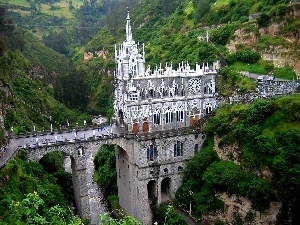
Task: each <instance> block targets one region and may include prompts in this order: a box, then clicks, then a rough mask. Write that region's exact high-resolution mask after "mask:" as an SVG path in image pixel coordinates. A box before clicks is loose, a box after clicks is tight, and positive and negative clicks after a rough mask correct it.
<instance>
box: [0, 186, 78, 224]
mask: <svg viewBox="0 0 300 225" xmlns="http://www.w3.org/2000/svg"><path fill="white" fill-rule="evenodd" d="M9 211H10V213H8V214H7V218H6V221H8V222H9V224H19V225H23V224H24V225H26V224H36V225H39V224H53V225H54V224H66V225H71V224H72V225H83V223H82V222H81V220H80V218H79V217H77V216H74V215H72V213H71V212H68V211H66V210H65V209H63V208H62V207H60V206H59V205H55V206H53V207H51V208H47V207H46V205H45V202H44V200H43V199H42V198H41V197H40V196H39V195H38V193H37V192H33V193H29V194H27V195H26V197H25V198H24V199H23V200H22V201H20V202H19V201H12V202H11V204H10V207H9ZM0 224H1V223H0ZM3 224H5V223H3Z"/></svg>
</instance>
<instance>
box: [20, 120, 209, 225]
mask: <svg viewBox="0 0 300 225" xmlns="http://www.w3.org/2000/svg"><path fill="white" fill-rule="evenodd" d="M207 118H208V117H207ZM205 122H207V121H206V120H205ZM205 139H206V137H205V134H204V133H203V132H202V131H201V130H196V129H195V127H190V128H184V129H178V130H171V131H164V132H163V131H161V132H153V133H143V134H128V133H127V134H125V133H119V134H111V135H106V136H95V135H94V136H90V137H86V138H85V139H81V140H76V139H73V140H66V141H63V142H55V143H50V142H48V143H46V144H43V145H42V144H34V145H27V146H26V145H25V147H24V146H20V147H19V148H22V149H25V150H26V152H27V156H28V160H30V161H39V160H40V159H41V158H42V157H43V156H45V155H46V154H48V153H50V152H54V151H61V152H63V153H64V154H65V155H67V156H70V158H71V167H72V180H73V186H74V196H75V201H76V204H77V208H78V211H79V214H80V216H81V217H82V218H88V219H90V220H91V221H95V218H93V213H92V210H94V209H92V205H91V204H90V199H89V195H88V191H89V190H88V185H89V182H90V180H91V176H92V174H93V172H94V165H93V164H91V163H89V161H92V159H93V158H94V156H95V155H96V153H97V152H98V151H99V149H100V148H101V146H103V145H105V144H113V145H115V152H116V169H117V185H118V196H119V203H120V205H121V206H122V208H123V209H124V211H125V212H126V214H128V215H131V216H134V217H135V218H137V219H138V220H139V221H141V222H142V223H143V224H151V222H152V211H151V208H152V207H154V206H156V205H157V204H160V203H162V202H164V201H168V200H170V199H172V198H174V197H175V192H176V190H177V189H178V188H179V187H180V185H181V182H182V176H183V173H182V172H183V168H184V166H185V163H186V162H187V161H188V160H190V159H191V158H192V157H193V156H194V154H196V153H197V152H198V151H200V149H201V147H202V145H203V143H204V141H205ZM89 178H90V179H89ZM92 224H93V223H92Z"/></svg>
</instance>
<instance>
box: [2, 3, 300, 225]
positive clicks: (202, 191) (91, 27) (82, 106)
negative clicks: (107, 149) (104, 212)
mask: <svg viewBox="0 0 300 225" xmlns="http://www.w3.org/2000/svg"><path fill="white" fill-rule="evenodd" d="M0 2H1V6H2V7H0V31H1V32H0V102H1V106H2V107H1V111H0V146H2V145H3V144H5V142H6V140H5V139H4V136H5V133H6V132H10V131H11V127H13V128H14V129H13V131H14V132H15V133H25V132H30V131H32V130H33V126H35V127H36V129H37V130H46V129H48V130H49V129H50V123H51V124H53V126H54V128H55V129H59V128H60V127H64V126H65V125H66V120H68V121H69V122H70V124H71V126H74V125H75V124H76V123H79V124H82V121H83V120H87V121H88V123H90V121H91V115H99V114H101V115H104V116H108V117H111V116H113V110H112V101H113V80H114V79H113V73H114V68H115V63H114V44H119V43H121V41H123V40H124V36H125V35H124V34H125V19H126V11H127V9H126V7H127V6H129V10H130V17H131V22H132V28H133V38H134V39H135V41H137V42H140V43H142V42H144V43H145V49H146V63H147V64H148V65H150V66H151V68H154V67H155V66H156V65H159V64H160V63H161V64H162V65H165V63H172V64H173V65H174V67H177V65H178V64H179V63H181V62H182V61H185V62H186V61H188V62H189V64H190V65H191V66H192V67H193V66H194V65H195V64H196V62H198V63H207V62H212V61H214V60H220V62H221V63H222V65H223V66H224V67H223V68H222V69H221V70H220V74H219V75H220V76H219V78H220V79H218V91H219V93H220V94H221V95H226V96H230V95H231V94H232V93H233V91H234V90H236V89H237V88H238V89H240V90H241V92H242V93H247V92H253V91H255V83H254V82H253V81H251V80H250V79H247V78H244V77H241V76H240V75H239V73H238V71H249V72H254V73H258V74H267V73H273V74H274V75H275V76H276V77H281V78H286V79H290V80H292V79H296V78H297V76H296V75H298V76H299V74H300V64H299V62H300V61H299V60H300V56H299V53H298V52H299V46H300V45H299V37H300V34H299V32H300V30H299V18H300V6H299V4H297V1H296V0H295V1H292V2H290V1H287V0H192V1H188V0H174V1H170V0H141V1H139V0H128V1H125V0H124V1H117V0H115V1H111V0H102V1H100V0H85V1H79V0H73V1H65V0H31V1H18V0H11V1H7V0H2V1H0ZM16 24H18V26H16ZM28 30H29V31H30V32H29V31H28ZM41 43H42V44H41ZM299 98H300V97H299V95H293V96H288V97H284V98H279V99H273V100H271V101H257V102H254V103H253V104H251V105H235V106H225V107H222V108H220V109H219V110H217V111H216V112H215V114H214V117H212V119H211V121H210V123H209V125H208V129H207V132H208V134H209V138H208V142H207V145H206V146H205V147H204V148H203V150H202V151H201V152H200V153H198V154H197V155H196V157H195V158H194V159H192V160H191V162H190V163H189V164H188V165H187V167H186V169H185V171H184V182H183V185H182V187H181V188H180V189H179V190H178V192H177V194H176V201H175V202H176V204H180V205H182V206H183V207H184V208H185V209H188V205H189V203H190V201H191V203H192V212H193V216H194V217H195V218H196V219H199V218H200V219H203V218H205V219H207V220H209V221H210V222H211V224H229V223H231V224H242V223H244V224H246V223H255V224H262V223H263V222H262V220H263V219H265V220H267V221H268V222H269V223H271V224H299V223H300V220H299V216H298V215H297V212H298V211H299V209H300V206H299V201H300V199H299V188H300V187H299V181H300V177H299V174H300V171H299V168H298V167H299V165H300V164H299V163H300V162H299V146H300V137H299V131H300V128H299V119H300V118H299V112H300V104H299ZM48 157H49V158H52V159H49V158H46V159H44V160H43V162H42V165H45V167H43V166H41V165H40V164H35V163H34V164H31V163H28V162H26V159H25V157H24V156H22V155H21V157H20V158H17V159H16V160H13V161H12V162H11V163H9V164H8V165H7V166H6V167H4V168H3V169H2V170H1V174H0V188H1V190H2V191H1V193H2V195H1V196H0V201H1V204H0V205H1V209H0V210H1V213H0V214H1V215H2V217H1V219H2V218H6V219H7V220H6V221H5V222H7V223H10V222H11V221H14V222H15V221H16V220H14V219H16V218H13V216H12V215H14V213H17V215H19V216H20V217H18V218H23V217H25V215H24V214H22V212H23V211H24V210H23V211H22V209H24V208H26V207H27V205H26V202H27V203H28V199H29V200H30V201H38V202H39V204H40V206H41V207H42V208H43V210H42V209H41V208H39V209H40V210H41V211H42V212H43V214H41V215H42V217H43V218H44V219H47V220H48V219H49V215H51V213H49V212H48V211H49V208H50V207H53V206H55V205H56V204H58V203H59V204H61V206H62V207H63V208H65V209H63V210H62V209H60V208H58V211H60V210H61V211H64V215H66V217H67V218H69V219H68V221H72V220H74V221H75V220H76V221H77V222H78V220H77V218H74V217H73V216H72V215H71V214H70V213H68V209H67V208H68V207H67V206H68V205H69V203H68V202H66V201H65V199H64V196H63V194H61V191H62V190H66V185H65V183H64V182H63V181H65V180H66V181H68V182H70V180H69V179H70V178H69V177H68V176H67V175H66V174H65V173H64V172H63V170H62V168H60V165H61V160H62V156H61V155H60V156H58V155H54V156H48ZM109 157H110V159H113V156H111V155H110V156H109ZM103 158H105V157H104V156H103V155H98V156H97V157H96V159H95V163H96V164H97V163H98V165H97V168H98V167H99V170H110V173H107V174H106V175H107V176H102V175H103V174H102V175H99V174H97V176H96V178H97V181H99V182H100V183H101V182H102V183H103V180H105V181H109V182H108V183H107V184H102V185H103V187H106V188H107V187H108V186H109V185H112V183H113V181H112V179H113V177H114V176H115V173H114V172H115V171H113V170H114V168H113V166H112V161H109V162H107V164H105V165H104V166H102V167H101V166H100V165H99V164H100V162H101V163H103ZM56 163H57V164H56ZM52 165H55V167H56V168H57V171H56V170H55V171H54V170H51V168H52ZM49 168H50V170H49ZM52 169H53V168H52ZM53 174H54V175H53ZM39 181H40V182H42V183H40V182H39ZM68 184H69V183H68ZM100 186H101V185H100ZM69 187H70V184H69V185H68V188H69ZM189 190H192V191H193V193H194V194H193V195H192V196H189ZM35 191H36V192H37V193H35ZM107 191H108V190H107ZM28 193H31V195H30V194H29V195H27V194H28ZM70 193H71V190H68V191H67V192H65V193H64V195H65V196H67V198H69V199H70V198H71V197H70ZM24 194H26V196H24ZM108 194H114V193H108ZM39 197H40V198H42V199H43V200H44V201H45V202H46V204H44V203H43V202H42V201H41V200H40V199H39ZM234 198H235V199H234ZM22 199H24V202H22ZM26 199H27V200H26ZM12 200H14V201H16V202H13V203H12ZM30 201H29V202H30ZM112 201H115V197H112ZM235 201H236V202H242V203H245V204H246V203H247V204H246V205H250V207H248V208H247V207H244V206H241V205H236V204H235ZM18 202H19V203H18ZM21 202H22V204H21ZM270 203H271V206H273V207H274V208H272V209H274V210H273V211H272V212H270V210H269V209H270ZM18 204H21V205H22V207H23V208H21V207H20V208H18V209H16V208H14V207H16V206H18ZM10 206H11V207H10ZM224 206H225V207H224ZM275 206H276V207H277V208H276V207H275ZM34 207H35V206H34ZM232 207H233V208H234V207H236V208H237V209H241V211H242V212H240V211H239V212H238V213H236V214H234V215H233V214H230V213H229V210H230V209H232ZM227 209H228V210H227ZM13 210H15V211H13ZM276 210H277V211H276ZM162 211H165V210H164V209H162ZM32 212H35V211H34V209H33V210H32V211H31V212H30V213H29V214H30V215H31V216H32V215H33V214H34V213H32ZM55 212H57V211H55ZM158 212H159V213H161V212H160V210H158ZM276 212H277V214H276ZM23 213H24V212H23ZM268 213H270V214H268ZM272 213H273V214H272ZM162 214H163V213H162ZM172 215H173V214H172ZM220 215H221V216H220ZM268 215H275V216H274V217H272V218H277V219H276V220H274V219H272V218H270V217H268ZM27 216H28V215H27ZM276 216H277V217H276ZM172 217H173V216H172ZM164 218H165V216H161V221H162V223H163V220H164ZM174 218H175V216H174ZM261 218H262V219H261ZM174 223H175V224H176V222H174Z"/></svg>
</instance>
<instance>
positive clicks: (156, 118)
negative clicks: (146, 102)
mask: <svg viewBox="0 0 300 225" xmlns="http://www.w3.org/2000/svg"><path fill="white" fill-rule="evenodd" d="M153 124H154V125H159V124H160V113H155V114H153Z"/></svg>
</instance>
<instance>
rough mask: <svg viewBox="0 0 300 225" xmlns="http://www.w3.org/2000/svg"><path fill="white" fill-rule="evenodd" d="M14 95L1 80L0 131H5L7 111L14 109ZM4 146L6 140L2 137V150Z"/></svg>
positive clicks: (0, 140)
mask: <svg viewBox="0 0 300 225" xmlns="http://www.w3.org/2000/svg"><path fill="white" fill-rule="evenodd" d="M11 99H12V93H11V90H10V88H9V87H8V85H6V84H5V83H4V82H3V81H2V80H0V129H1V130H3V131H4V130H5V127H4V119H5V115H6V113H7V110H8V109H10V108H12V103H11ZM3 144H4V139H2V137H1V136H0V148H1V147H2V145H3Z"/></svg>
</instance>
